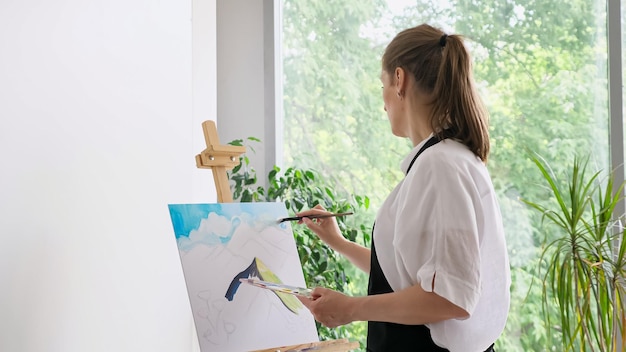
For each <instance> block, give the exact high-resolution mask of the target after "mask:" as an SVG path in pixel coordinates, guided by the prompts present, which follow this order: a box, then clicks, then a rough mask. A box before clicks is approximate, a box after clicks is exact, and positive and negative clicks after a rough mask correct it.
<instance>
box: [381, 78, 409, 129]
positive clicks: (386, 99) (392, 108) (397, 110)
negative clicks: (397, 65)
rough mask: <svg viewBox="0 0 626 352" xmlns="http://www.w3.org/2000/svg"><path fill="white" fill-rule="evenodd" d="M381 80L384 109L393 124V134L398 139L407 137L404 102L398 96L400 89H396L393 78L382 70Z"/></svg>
mask: <svg viewBox="0 0 626 352" xmlns="http://www.w3.org/2000/svg"><path fill="white" fill-rule="evenodd" d="M380 80H381V82H382V83H383V103H384V104H385V106H384V108H385V111H386V112H387V117H388V118H389V123H390V124H391V132H392V133H393V134H394V135H396V136H398V137H406V131H405V130H406V128H405V127H406V126H405V121H404V120H403V118H402V116H403V114H402V113H401V112H402V100H401V99H400V96H399V95H398V88H397V87H396V84H395V81H394V79H393V77H392V76H391V75H390V74H389V73H388V72H386V71H385V70H382V72H381V74H380Z"/></svg>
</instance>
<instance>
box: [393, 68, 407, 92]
mask: <svg viewBox="0 0 626 352" xmlns="http://www.w3.org/2000/svg"><path fill="white" fill-rule="evenodd" d="M393 80H394V84H395V86H396V89H397V90H398V92H404V90H405V87H406V83H407V79H406V74H405V71H404V69H403V68H402V67H396V69H395V71H394V73H393Z"/></svg>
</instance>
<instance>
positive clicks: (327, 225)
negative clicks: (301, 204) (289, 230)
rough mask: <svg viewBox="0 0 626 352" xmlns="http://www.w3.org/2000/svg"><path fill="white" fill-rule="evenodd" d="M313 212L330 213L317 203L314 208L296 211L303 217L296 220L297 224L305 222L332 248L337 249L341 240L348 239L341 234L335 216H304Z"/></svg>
mask: <svg viewBox="0 0 626 352" xmlns="http://www.w3.org/2000/svg"><path fill="white" fill-rule="evenodd" d="M313 214H330V212H328V211H327V210H326V209H324V207H322V206H321V205H319V204H318V205H316V206H315V207H314V208H311V209H309V210H305V211H302V212H300V213H297V214H296V215H297V216H302V217H303V218H302V220H300V221H298V224H305V225H306V226H307V227H308V228H309V229H311V231H313V232H315V234H316V235H317V237H319V238H320V239H321V240H322V241H324V243H326V244H327V245H328V246H329V247H331V248H332V249H334V250H338V248H339V246H341V244H342V243H343V242H346V241H348V240H347V239H346V238H345V237H343V235H342V234H341V231H340V230H339V225H337V219H336V218H335V217H328V218H321V219H320V218H317V219H310V218H307V217H306V216H307V215H313Z"/></svg>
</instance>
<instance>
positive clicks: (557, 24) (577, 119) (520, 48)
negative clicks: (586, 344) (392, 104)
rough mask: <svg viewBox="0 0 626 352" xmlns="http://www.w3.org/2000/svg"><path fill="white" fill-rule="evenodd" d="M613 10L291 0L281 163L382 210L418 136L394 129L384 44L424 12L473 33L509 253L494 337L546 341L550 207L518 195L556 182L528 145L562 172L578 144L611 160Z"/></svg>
mask: <svg viewBox="0 0 626 352" xmlns="http://www.w3.org/2000/svg"><path fill="white" fill-rule="evenodd" d="M607 21H608V19H607V9H606V3H605V2H603V1H598V0H595V1H586V0H573V1H564V0H551V1H530V0H512V1H496V0H457V1H452V0H451V1H443V0H442V1H436V2H432V1H425V0H416V1H393V0H389V1H387V2H386V1H382V0H381V1H369V2H362V1H357V0H350V1H296V0H283V50H282V51H283V57H282V65H283V71H284V80H283V89H284V101H283V104H284V105H283V109H284V117H283V120H284V125H283V130H284V155H283V157H284V160H285V164H289V165H296V166H298V167H303V168H313V169H316V170H318V171H321V172H323V174H325V175H328V177H332V178H333V179H335V180H336V184H337V185H338V187H345V188H346V190H348V191H349V192H353V193H356V194H361V195H367V196H369V197H370V198H371V199H372V207H373V209H372V214H369V216H370V217H371V218H370V219H371V220H373V212H374V211H375V210H376V207H377V205H379V204H381V202H382V200H383V199H384V197H385V196H386V194H387V193H388V192H389V191H390V190H391V189H392V187H394V186H395V184H396V183H397V182H398V181H399V180H400V178H401V177H402V175H401V173H400V170H399V163H400V161H401V160H402V158H403V157H404V156H405V155H406V154H407V153H408V152H409V150H410V149H411V145H410V144H409V142H408V141H407V140H402V139H399V138H397V137H393V136H392V135H391V133H390V130H389V124H388V122H387V118H386V114H385V112H384V111H383V104H382V98H381V92H380V82H379V81H378V75H379V73H380V57H381V55H382V51H383V49H384V47H385V45H386V43H387V42H388V41H389V40H390V39H391V38H392V37H393V35H395V33H397V32H398V31H399V30H400V29H403V28H407V27H410V26H414V25H416V24H419V23H422V22H428V23H430V24H433V25H436V26H438V27H441V28H443V29H444V30H446V31H447V32H449V33H460V34H463V35H465V36H466V37H467V39H468V40H467V44H468V45H469V46H470V50H471V53H472V55H473V58H474V65H475V74H476V80H477V82H478V84H479V88H480V91H481V94H482V97H483V99H484V100H485V102H486V104H487V106H488V109H489V111H490V116H491V123H490V125H491V130H490V133H491V143H492V152H491V155H490V158H489V162H488V167H489V170H490V172H491V176H492V178H493V181H494V185H495V187H496V190H497V191H498V194H499V200H500V206H501V208H502V213H503V217H504V223H505V227H506V235H507V241H508V246H509V254H510V258H511V266H512V280H513V285H512V304H511V314H510V318H509V321H508V323H507V327H506V330H505V334H504V335H503V337H502V338H501V339H500V340H499V341H498V345H497V347H498V349H499V350H501V351H538V350H544V349H546V346H547V341H548V337H547V336H546V330H545V328H544V322H543V321H542V318H541V315H540V314H539V312H540V311H541V300H540V296H541V288H540V287H539V286H538V285H531V282H532V280H533V278H534V277H536V276H537V275H538V273H537V265H538V264H537V263H538V255H539V253H540V248H539V244H540V241H541V240H542V236H543V233H540V232H539V231H538V229H539V228H540V226H541V225H540V218H539V217H538V216H537V214H535V213H534V212H533V211H531V210H530V209H529V208H528V207H527V206H526V205H524V204H523V203H521V202H520V200H519V199H520V197H521V198H525V199H532V200H533V201H541V199H542V198H545V197H546V196H547V194H546V192H545V191H544V190H543V189H542V188H541V186H540V185H541V184H543V182H542V180H541V175H540V174H539V172H538V171H537V169H536V166H534V164H533V163H532V162H531V160H530V158H529V154H528V151H533V152H537V153H538V154H540V155H541V156H543V157H544V158H545V159H546V160H548V161H549V163H550V164H551V165H552V167H553V168H554V171H555V172H556V173H557V174H559V173H566V172H568V167H569V165H571V162H572V160H573V158H574V156H575V155H580V156H584V155H590V156H591V159H590V163H591V165H592V166H593V167H594V168H598V169H607V168H609V165H610V162H611V161H610V157H611V154H610V153H611V151H610V144H609V134H610V133H615V132H614V131H610V130H609V126H610V124H609V104H608V97H609V82H608V79H607V77H608V75H607V70H608V68H609V67H608V51H607V45H608V42H607V40H608V36H607ZM620 94H621V93H620ZM620 116H621V111H620ZM619 128H620V129H621V128H622V125H621V124H620V126H619ZM621 135H622V132H621V131H620V134H619V136H621ZM619 146H620V148H623V143H620V144H619ZM620 154H621V152H620ZM621 155H623V154H621ZM620 158H622V156H620ZM613 163H616V161H615V160H614V161H613ZM617 163H618V164H621V162H619V161H618V162H617ZM360 331H362V330H360ZM556 338H557V340H556V342H558V336H557V337H556ZM555 346H557V347H556V349H557V350H558V348H559V347H558V346H559V345H558V344H555Z"/></svg>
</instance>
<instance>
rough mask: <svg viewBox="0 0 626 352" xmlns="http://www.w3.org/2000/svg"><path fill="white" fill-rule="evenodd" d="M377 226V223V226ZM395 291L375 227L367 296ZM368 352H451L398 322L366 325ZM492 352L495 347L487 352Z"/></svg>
mask: <svg viewBox="0 0 626 352" xmlns="http://www.w3.org/2000/svg"><path fill="white" fill-rule="evenodd" d="M438 142H439V139H437V137H431V138H430V139H429V140H428V141H427V142H426V143H425V144H424V145H423V146H422V148H421V149H420V150H419V151H418V152H417V154H416V155H415V156H414V157H413V160H411V163H410V164H409V167H408V169H407V174H408V173H409V170H410V169H411V167H412V166H413V163H415V160H416V159H417V157H418V156H419V155H420V154H422V152H423V151H424V150H426V148H429V147H431V146H433V145H435V144H437V143H438ZM374 226H375V224H374ZM391 292H393V290H392V289H391V286H390V285H389V282H388V281H387V278H386V277H385V274H384V273H383V271H382V269H381V267H380V264H379V263H378V257H377V256H376V246H375V244H374V229H373V228H372V254H371V259H370V276H369V284H368V287H367V294H368V295H378V294H383V293H391ZM367 351H368V352H391V351H393V352H404V351H420V352H449V351H448V350H447V349H445V348H441V347H439V346H437V345H436V344H435V343H434V342H433V339H432V337H431V336H430V330H429V329H428V327H426V326H425V325H404V324H396V323H387V322H379V321H370V322H368V323H367ZM489 351H493V345H491V347H489V348H488V349H487V351H485V352H489Z"/></svg>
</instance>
